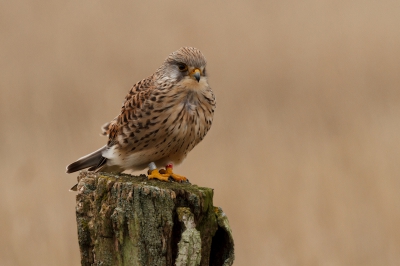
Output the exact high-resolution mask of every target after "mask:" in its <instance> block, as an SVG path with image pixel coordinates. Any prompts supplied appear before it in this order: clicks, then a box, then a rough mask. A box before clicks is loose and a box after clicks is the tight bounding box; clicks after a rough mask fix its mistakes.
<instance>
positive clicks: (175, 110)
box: [66, 47, 216, 190]
mask: <svg viewBox="0 0 400 266" xmlns="http://www.w3.org/2000/svg"><path fill="white" fill-rule="evenodd" d="M215 108H216V99H215V95H214V93H213V91H212V89H211V87H210V85H209V83H208V71H206V59H205V57H204V55H203V54H202V53H201V51H200V50H199V49H197V48H194V47H181V48H180V49H178V50H177V51H175V52H173V53H171V54H169V55H168V57H167V58H166V59H165V60H164V62H163V63H162V65H161V66H160V67H159V68H158V69H157V70H156V71H155V72H154V74H152V75H151V76H149V77H147V78H145V79H143V80H141V81H139V82H137V83H136V84H134V85H133V87H132V88H131V89H130V90H129V92H128V94H127V95H126V97H125V101H124V103H123V104H122V107H121V111H120V113H119V115H118V116H116V117H115V118H114V119H113V120H112V121H110V122H108V123H106V124H104V125H103V126H102V128H101V130H102V134H103V135H105V136H108V141H107V144H106V145H104V146H103V147H101V148H100V149H98V150H96V151H94V152H92V153H90V154H88V155H86V156H83V157H81V158H79V159H78V160H77V161H75V162H73V163H71V164H70V165H68V166H67V169H66V172H67V173H73V172H76V171H79V170H83V169H86V168H88V171H94V172H109V173H115V174H118V173H122V172H123V171H125V170H133V171H138V170H143V169H145V168H146V167H148V179H158V180H161V181H177V182H188V179H187V178H186V177H185V176H182V175H178V174H176V173H174V171H173V166H174V165H178V164H180V163H182V161H183V160H184V159H185V158H186V157H187V155H188V153H189V152H190V151H191V150H192V149H193V148H194V147H195V146H196V145H197V144H199V142H200V141H202V140H203V138H204V137H205V136H206V134H207V132H208V131H209V130H210V128H211V124H212V121H213V117H214V111H215ZM159 166H165V169H164V168H162V169H160V170H159V169H158V167H159ZM171 178H172V179H171ZM74 187H75V190H76V185H75V186H74ZM74 187H73V188H74ZM72 190H74V189H72Z"/></svg>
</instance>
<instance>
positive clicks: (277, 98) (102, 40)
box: [0, 0, 400, 265]
mask: <svg viewBox="0 0 400 266" xmlns="http://www.w3.org/2000/svg"><path fill="white" fill-rule="evenodd" d="M167 2H168V3H167ZM216 2H218V3H216ZM399 14H400V1H398V0H396V1H333V0H332V1H316V0H315V1H311V0H306V1H229V2H228V1H210V2H207V3H206V2H202V1H200V2H199V1H104V0H79V1H77V0H72V1H42V0H41V1H27V0H25V1H20V0H14V1H2V2H1V3H0V34H1V36H0V121H1V131H0V139H1V148H0V159H1V172H0V173H1V186H0V197H1V200H0V213H1V215H0V237H1V241H0V265H78V264H79V250H78V245H77V232H76V224H75V209H74V203H75V195H74V194H73V193H70V192H68V189H69V188H70V187H71V186H72V185H73V184H74V182H75V180H76V174H71V175H67V174H65V173H64V172H65V166H66V165H67V164H68V163H71V162H72V161H73V160H75V159H77V158H79V157H80V156H82V155H84V154H86V153H88V152H91V151H93V150H95V149H97V148H99V147H101V146H102V145H103V144H104V143H105V141H106V140H105V138H103V137H100V136H99V133H100V126H101V125H102V124H103V123H105V122H107V121H109V120H110V119H112V118H113V117H114V116H115V115H117V114H118V112H119V108H120V106H121V103H122V101H123V98H124V97H125V94H126V93H127V92H128V90H129V89H130V87H131V85H132V84H134V83H135V82H136V81H138V80H140V79H142V78H144V77H146V76H148V75H150V74H151V73H153V71H154V70H155V69H157V68H158V66H159V65H160V64H161V63H162V61H163V60H164V59H165V57H166V56H167V55H168V54H169V53H170V52H173V51H175V50H176V49H178V48H179V47H181V46H195V47H197V48H199V49H201V50H202V52H203V53H204V54H205V55H206V57H207V59H208V63H209V64H208V71H209V73H210V84H211V86H212V88H213V89H214V92H215V94H216V96H217V102H218V106H217V111H216V116H215V119H214V124H213V127H212V129H211V131H210V133H209V134H208V135H207V137H206V138H205V140H204V141H203V142H202V143H201V144H200V145H199V146H198V147H196V148H195V149H194V150H193V151H192V152H191V153H190V155H189V157H188V158H187V160H186V161H185V162H184V164H183V165H181V166H179V167H178V168H177V172H179V173H181V174H185V175H187V176H188V177H189V178H190V180H191V181H192V183H195V184H198V185H201V186H207V187H212V188H214V189H215V197H214V204H215V205H216V206H221V207H222V208H223V210H224V211H225V212H226V214H227V215H228V217H229V220H230V223H231V226H232V228H233V233H234V238H235V241H236V263H235V265H400V252H399V251H400V229H399V227H400V178H399V175H400V174H399V173H400V142H399V136H400V88H399V86H400V71H399V70H400V15H399Z"/></svg>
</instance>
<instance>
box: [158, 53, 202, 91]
mask: <svg viewBox="0 0 400 266" xmlns="http://www.w3.org/2000/svg"><path fill="white" fill-rule="evenodd" d="M157 75H158V76H159V79H160V80H162V82H165V81H167V82H173V83H180V84H182V85H184V86H187V87H190V88H196V87H202V86H204V85H207V76H206V59H205V57H204V55H203V54H202V53H201V52H200V50H198V49H196V48H193V47H182V48H180V49H179V50H177V51H175V52H173V53H171V54H170V55H169V56H168V57H167V59H165V61H164V63H163V64H162V66H161V67H160V68H159V69H158V70H157Z"/></svg>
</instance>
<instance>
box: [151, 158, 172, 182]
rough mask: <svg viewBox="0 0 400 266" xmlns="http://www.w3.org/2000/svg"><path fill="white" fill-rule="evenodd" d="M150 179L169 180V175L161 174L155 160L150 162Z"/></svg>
mask: <svg viewBox="0 0 400 266" xmlns="http://www.w3.org/2000/svg"><path fill="white" fill-rule="evenodd" d="M147 177H148V179H154V178H155V179H158V180H161V181H168V178H169V176H165V175H162V174H160V172H159V171H158V169H157V166H156V164H155V163H154V162H151V163H150V164H149V175H148V176H147Z"/></svg>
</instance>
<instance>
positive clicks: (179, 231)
mask: <svg viewBox="0 0 400 266" xmlns="http://www.w3.org/2000/svg"><path fill="white" fill-rule="evenodd" d="M78 181H79V183H78V195H77V196H76V200H77V206H76V219H77V225H78V240H79V248H80V252H81V264H82V265H84V266H86V265H104V266H105V265H112V266H114V265H140V266H148V265H157V266H158V265H182V266H183V265H196V266H197V265H215V266H217V265H232V263H233V260H234V248H233V247H234V246H233V238H232V233H231V230H230V227H229V223H228V220H227V218H226V216H225V214H223V212H222V210H221V209H220V208H216V207H214V206H213V202H212V200H213V190H212V189H210V188H202V187H198V186H196V185H191V184H180V183H176V182H170V183H169V182H160V181H156V180H147V177H146V176H145V175H141V176H131V175H125V174H123V175H112V174H108V173H91V172H81V173H80V174H79V176H78Z"/></svg>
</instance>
